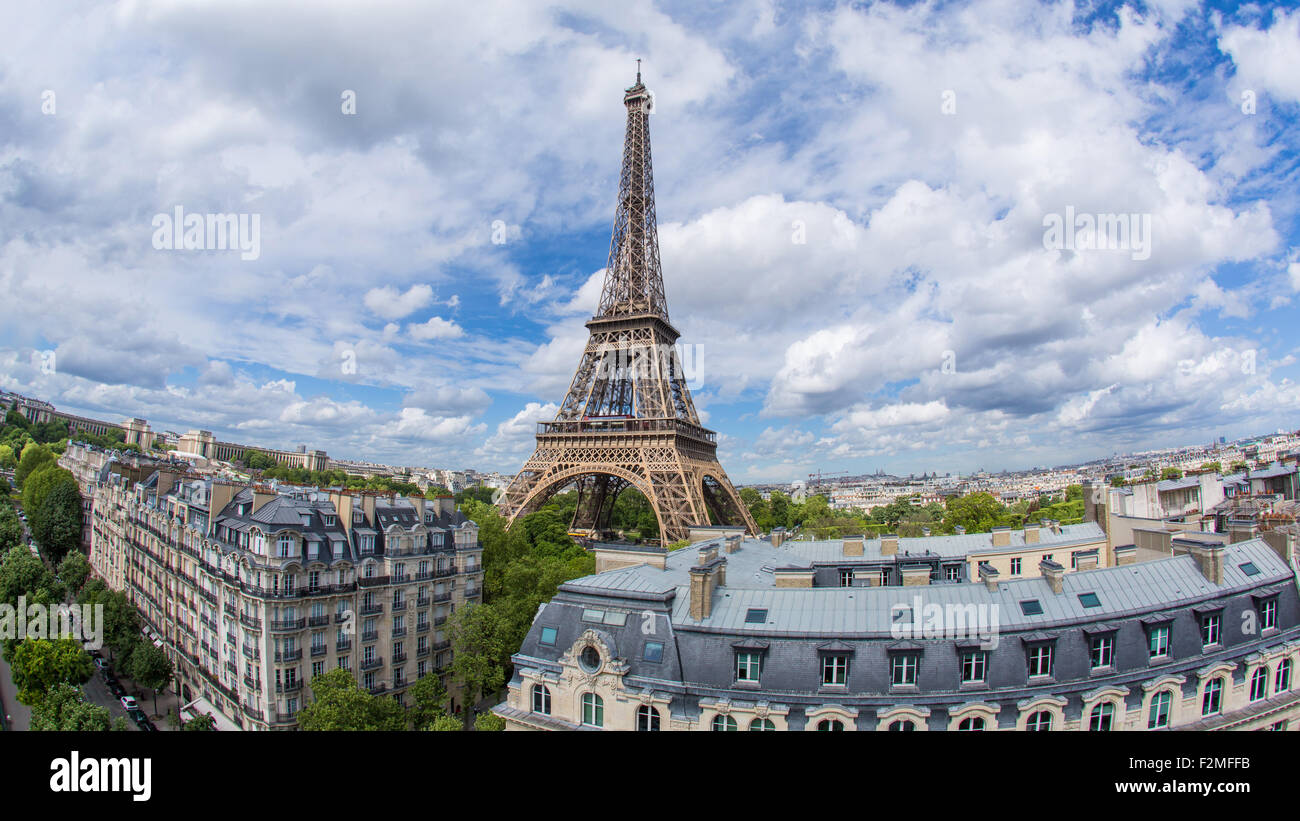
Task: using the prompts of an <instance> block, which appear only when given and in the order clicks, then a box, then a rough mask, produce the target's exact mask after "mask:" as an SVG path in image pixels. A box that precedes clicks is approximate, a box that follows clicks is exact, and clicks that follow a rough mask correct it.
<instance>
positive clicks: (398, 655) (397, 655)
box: [393, 653, 406, 664]
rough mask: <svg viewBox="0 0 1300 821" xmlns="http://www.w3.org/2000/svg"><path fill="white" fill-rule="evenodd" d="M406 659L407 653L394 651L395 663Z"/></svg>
mask: <svg viewBox="0 0 1300 821" xmlns="http://www.w3.org/2000/svg"><path fill="white" fill-rule="evenodd" d="M404 661H406V654H405V653H393V664H401V663H402V662H404Z"/></svg>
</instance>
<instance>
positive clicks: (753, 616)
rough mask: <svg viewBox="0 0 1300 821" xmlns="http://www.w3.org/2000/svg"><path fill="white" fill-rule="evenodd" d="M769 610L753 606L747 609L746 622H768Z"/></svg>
mask: <svg viewBox="0 0 1300 821" xmlns="http://www.w3.org/2000/svg"><path fill="white" fill-rule="evenodd" d="M766 623H767V611H766V610H761V609H759V608H757V607H751V608H749V609H748V610H746V611H745V624H766Z"/></svg>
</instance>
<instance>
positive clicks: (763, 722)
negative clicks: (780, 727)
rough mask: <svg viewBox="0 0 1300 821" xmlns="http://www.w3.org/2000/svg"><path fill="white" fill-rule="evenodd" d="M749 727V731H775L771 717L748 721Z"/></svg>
mask: <svg viewBox="0 0 1300 821" xmlns="http://www.w3.org/2000/svg"><path fill="white" fill-rule="evenodd" d="M749 729H750V732H769V733H771V732H775V731H776V725H775V724H773V723H772V719H770V718H756V719H754V720H753V721H751V722H749Z"/></svg>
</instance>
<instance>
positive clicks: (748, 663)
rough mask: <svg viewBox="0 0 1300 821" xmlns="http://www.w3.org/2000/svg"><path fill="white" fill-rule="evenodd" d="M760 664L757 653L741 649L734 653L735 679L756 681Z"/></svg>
mask: <svg viewBox="0 0 1300 821" xmlns="http://www.w3.org/2000/svg"><path fill="white" fill-rule="evenodd" d="M762 666H763V665H762V657H761V656H760V655H759V654H758V653H753V652H748V651H743V650H742V651H740V652H738V653H736V681H758V674H759V672H760V671H761V669H762Z"/></svg>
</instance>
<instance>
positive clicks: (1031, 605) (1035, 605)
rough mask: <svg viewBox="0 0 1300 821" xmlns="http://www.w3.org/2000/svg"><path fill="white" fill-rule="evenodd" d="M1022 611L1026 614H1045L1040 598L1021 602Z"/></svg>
mask: <svg viewBox="0 0 1300 821" xmlns="http://www.w3.org/2000/svg"><path fill="white" fill-rule="evenodd" d="M1020 612H1021V613H1024V614H1025V615H1026V616H1041V615H1043V605H1042V602H1040V601H1038V599H1025V600H1024V601H1022V602H1020Z"/></svg>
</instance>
